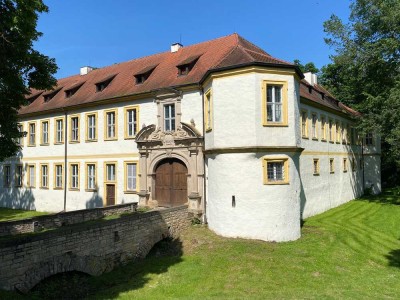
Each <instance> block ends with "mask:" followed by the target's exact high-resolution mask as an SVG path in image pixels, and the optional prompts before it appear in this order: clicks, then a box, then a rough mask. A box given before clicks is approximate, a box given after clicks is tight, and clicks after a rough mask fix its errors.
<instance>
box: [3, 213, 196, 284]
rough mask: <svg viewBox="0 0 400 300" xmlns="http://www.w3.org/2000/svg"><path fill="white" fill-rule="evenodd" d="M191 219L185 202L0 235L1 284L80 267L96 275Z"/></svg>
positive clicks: (143, 251) (38, 278)
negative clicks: (30, 231) (35, 231)
mask: <svg viewBox="0 0 400 300" xmlns="http://www.w3.org/2000/svg"><path fill="white" fill-rule="evenodd" d="M189 224H190V220H189V217H188V211H187V207H186V206H180V207H175V208H170V209H163V210H161V209H160V210H153V211H149V212H146V213H133V214H130V215H122V216H120V218H118V219H113V220H99V221H95V222H92V223H84V224H77V225H72V226H66V227H61V228H59V229H56V230H52V231H47V232H42V233H36V234H32V235H28V236H10V237H6V238H2V239H0V289H5V290H19V291H21V292H27V291H29V289H31V288H32V287H34V286H35V285H36V284H37V283H39V282H40V281H41V280H43V279H44V278H47V277H49V276H51V275H55V274H57V273H62V272H69V271H80V272H85V273H87V274H90V275H100V274H102V273H104V272H108V271H111V270H112V269H113V268H114V267H115V266H117V265H120V264H122V263H125V262H127V261H129V260H135V259H140V258H144V257H145V256H146V255H147V254H148V252H149V251H150V250H151V248H152V247H153V246H154V245H155V244H156V243H157V242H159V241H161V240H162V239H164V238H165V237H167V236H172V237H175V238H176V237H177V236H179V233H180V231H181V230H182V229H184V228H186V227H187V226H188V225H189Z"/></svg>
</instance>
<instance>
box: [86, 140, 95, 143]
mask: <svg viewBox="0 0 400 300" xmlns="http://www.w3.org/2000/svg"><path fill="white" fill-rule="evenodd" d="M94 142H97V139H96V140H86V141H85V143H94Z"/></svg>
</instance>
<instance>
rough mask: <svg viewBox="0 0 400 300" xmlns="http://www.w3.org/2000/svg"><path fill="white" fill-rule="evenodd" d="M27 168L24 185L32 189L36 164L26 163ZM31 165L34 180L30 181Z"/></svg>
mask: <svg viewBox="0 0 400 300" xmlns="http://www.w3.org/2000/svg"><path fill="white" fill-rule="evenodd" d="M26 166H27V167H26V168H27V174H28V175H27V176H26V177H27V182H26V185H27V187H28V188H31V189H34V188H36V164H26ZM31 167H33V173H34V174H35V178H34V182H33V184H32V182H31V170H30V168H31Z"/></svg>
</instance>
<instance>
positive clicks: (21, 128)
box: [17, 124, 24, 146]
mask: <svg viewBox="0 0 400 300" xmlns="http://www.w3.org/2000/svg"><path fill="white" fill-rule="evenodd" d="M17 128H18V132H19V133H20V135H21V136H20V137H18V138H17V144H18V145H20V146H23V145H24V137H23V134H24V126H23V125H22V124H18V125H17Z"/></svg>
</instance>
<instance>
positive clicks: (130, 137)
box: [124, 135, 136, 140]
mask: <svg viewBox="0 0 400 300" xmlns="http://www.w3.org/2000/svg"><path fill="white" fill-rule="evenodd" d="M134 139H136V135H135V136H125V137H124V140H134Z"/></svg>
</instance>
